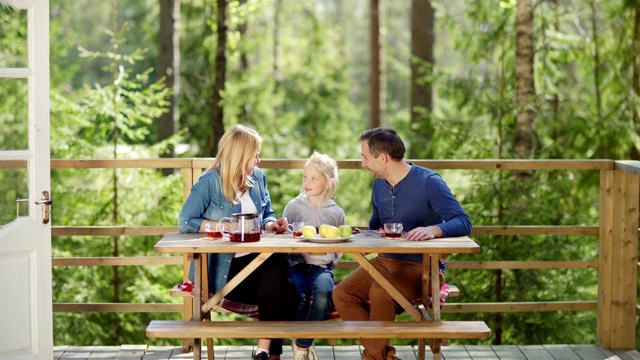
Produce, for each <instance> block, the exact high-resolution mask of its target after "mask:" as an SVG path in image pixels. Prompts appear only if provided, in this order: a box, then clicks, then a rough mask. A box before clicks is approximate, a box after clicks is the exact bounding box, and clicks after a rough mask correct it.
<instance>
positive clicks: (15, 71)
mask: <svg viewBox="0 0 640 360" xmlns="http://www.w3.org/2000/svg"><path fill="white" fill-rule="evenodd" d="M9 3H11V2H9ZM31 75H33V70H31V69H29V68H2V69H0V78H28V77H30V76H31Z"/></svg>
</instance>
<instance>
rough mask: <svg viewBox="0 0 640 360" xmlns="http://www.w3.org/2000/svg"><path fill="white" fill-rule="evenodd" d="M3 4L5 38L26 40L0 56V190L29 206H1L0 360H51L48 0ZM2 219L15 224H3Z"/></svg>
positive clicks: (15, 0) (7, 0)
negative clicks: (0, 106)
mask: <svg viewBox="0 0 640 360" xmlns="http://www.w3.org/2000/svg"><path fill="white" fill-rule="evenodd" d="M2 3H4V6H2V7H0V11H4V14H9V16H8V17H4V18H3V19H10V22H11V26H6V27H5V28H3V31H11V29H12V28H13V27H14V25H15V24H16V23H18V24H20V23H23V24H20V30H19V31H18V32H17V33H18V36H17V38H19V39H24V44H20V43H19V41H17V42H15V44H12V46H10V48H8V49H4V50H5V51H4V52H2V51H0V90H5V91H4V93H3V94H0V102H3V103H4V104H5V105H6V104H7V103H11V104H14V105H15V106H12V107H11V108H10V113H6V111H5V114H2V113H0V127H2V130H0V131H2V132H5V133H4V134H2V136H4V137H3V141H0V171H3V172H5V174H4V175H5V177H4V178H3V179H4V180H5V181H4V182H5V183H7V182H9V183H11V185H13V186H14V187H13V189H17V193H18V195H19V197H21V198H25V199H26V198H28V201H27V200H25V202H24V203H23V204H22V206H23V207H24V208H23V209H22V211H19V212H18V213H16V207H15V205H14V204H9V205H8V204H7V200H6V199H2V200H0V201H3V202H2V205H1V206H0V213H2V214H0V215H3V217H2V219H3V221H2V222H0V226H1V227H0V291H1V294H0V358H2V359H21V360H22V359H46V360H50V359H52V358H53V326H52V323H53V321H52V299H51V222H50V221H49V222H47V223H45V221H44V218H45V216H44V214H43V209H44V208H45V206H46V205H38V204H36V201H40V200H41V199H42V194H43V192H47V194H48V193H49V192H50V174H49V171H50V155H49V148H50V142H49V0H0V5H1V4H2ZM6 5H9V6H10V7H11V8H13V9H12V10H8V9H7V8H6ZM0 26H3V25H2V24H0ZM5 33H6V32H5ZM7 89H12V90H15V91H6V90H7ZM8 94H9V95H8ZM4 108H5V109H6V108H8V107H7V106H5V107H4ZM7 119H9V120H7ZM3 122H4V124H3ZM3 125H4V126H3ZM7 131H11V132H13V133H10V134H7V133H6V132H7ZM7 174H10V176H8V177H7V176H6V175H7ZM7 179H9V180H8V181H7ZM5 185H6V184H5ZM5 189H6V188H5ZM5 193H9V191H5ZM6 197H7V196H3V198H6ZM11 201H13V200H11ZM27 204H28V205H27ZM7 212H12V213H13V214H14V215H15V216H16V217H15V219H13V218H12V219H10V220H7V218H8V217H7V215H6V213H7Z"/></svg>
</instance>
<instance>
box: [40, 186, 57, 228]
mask: <svg viewBox="0 0 640 360" xmlns="http://www.w3.org/2000/svg"><path fill="white" fill-rule="evenodd" d="M41 199H42V200H39V201H36V205H44V206H43V207H42V223H43V224H47V223H49V213H50V212H51V204H53V202H52V201H51V200H49V192H48V191H43V192H42V197H41Z"/></svg>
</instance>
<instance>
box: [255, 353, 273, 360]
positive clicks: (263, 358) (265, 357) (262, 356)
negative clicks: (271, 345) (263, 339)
mask: <svg viewBox="0 0 640 360" xmlns="http://www.w3.org/2000/svg"><path fill="white" fill-rule="evenodd" d="M251 360H269V354H267V353H266V352H264V351H262V352H260V353H258V354H254V355H253V357H252V358H251Z"/></svg>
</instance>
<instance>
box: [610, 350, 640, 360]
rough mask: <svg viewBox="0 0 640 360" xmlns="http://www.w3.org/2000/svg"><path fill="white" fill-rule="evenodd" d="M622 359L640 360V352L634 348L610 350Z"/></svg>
mask: <svg viewBox="0 0 640 360" xmlns="http://www.w3.org/2000/svg"><path fill="white" fill-rule="evenodd" d="M612 351H613V352H614V353H615V354H616V355H617V356H618V357H620V359H622V360H640V353H639V352H637V351H636V350H622V349H617V350H612Z"/></svg>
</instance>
